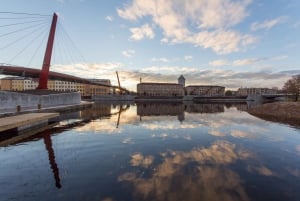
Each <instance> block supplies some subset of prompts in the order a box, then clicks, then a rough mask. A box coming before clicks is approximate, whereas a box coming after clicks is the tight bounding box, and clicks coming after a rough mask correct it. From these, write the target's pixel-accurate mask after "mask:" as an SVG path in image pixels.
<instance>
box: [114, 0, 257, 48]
mask: <svg viewBox="0 0 300 201" xmlns="http://www.w3.org/2000/svg"><path fill="white" fill-rule="evenodd" d="M250 3H251V0H239V1H233V0H215V1H210V0H200V1H199V0H186V1H171V0H153V1H146V2H145V1H144V0H133V1H132V3H131V4H127V5H125V6H124V8H123V9H117V12H118V15H119V16H120V17H122V18H123V19H126V20H131V21H138V20H141V19H146V20H149V21H150V22H151V23H152V24H154V25H157V26H158V27H160V28H161V30H162V35H163V36H162V39H161V42H163V43H177V44H180V43H189V44H193V45H195V46H197V47H202V48H205V49H207V48H210V49H212V50H213V51H215V52H216V53H218V54H228V53H232V52H238V51H240V50H241V49H243V48H245V47H247V46H248V45H250V44H252V43H255V42H256V41H257V40H256V38H255V37H253V36H251V35H247V34H242V33H240V32H237V31H234V30H232V27H234V26H235V25H237V24H239V23H241V22H242V21H243V20H244V19H245V18H246V17H247V16H248V12H247V6H248V5H249V4H250ZM178 8H180V9H178ZM139 30H140V29H139V28H135V29H130V31H131V32H134V34H133V35H132V36H131V39H138V40H141V39H143V38H144V37H142V36H143V34H141V33H140V31H139Z"/></svg>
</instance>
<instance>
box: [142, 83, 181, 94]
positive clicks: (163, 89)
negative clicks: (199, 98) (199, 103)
mask: <svg viewBox="0 0 300 201" xmlns="http://www.w3.org/2000/svg"><path fill="white" fill-rule="evenodd" d="M137 94H138V95H139V96H170V97H176V96H183V95H184V89H183V86H182V85H180V84H175V83H140V84H138V85H137Z"/></svg>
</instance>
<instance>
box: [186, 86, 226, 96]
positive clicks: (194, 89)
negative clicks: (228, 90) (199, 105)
mask: <svg viewBox="0 0 300 201" xmlns="http://www.w3.org/2000/svg"><path fill="white" fill-rule="evenodd" d="M185 91H186V95H194V96H224V95H225V87H223V86H209V85H191V86H187V87H185Z"/></svg>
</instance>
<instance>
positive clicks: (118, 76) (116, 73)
mask: <svg viewBox="0 0 300 201" xmlns="http://www.w3.org/2000/svg"><path fill="white" fill-rule="evenodd" d="M116 74H117V78H118V85H119V90H120V94H122V91H121V85H120V79H119V75H118V71H116Z"/></svg>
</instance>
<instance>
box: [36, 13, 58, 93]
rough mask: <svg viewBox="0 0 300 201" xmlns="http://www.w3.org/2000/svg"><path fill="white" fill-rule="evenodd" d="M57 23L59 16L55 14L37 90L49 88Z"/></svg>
mask: <svg viewBox="0 0 300 201" xmlns="http://www.w3.org/2000/svg"><path fill="white" fill-rule="evenodd" d="M56 23H57V14H56V13H54V14H53V18H52V23H51V28H50V32H49V37H48V42H47V48H46V52H45V56H44V61H43V67H42V71H41V73H40V80H39V86H38V88H37V89H48V86H47V85H48V75H49V68H50V62H51V56H52V49H53V42H54V36H55V29H56Z"/></svg>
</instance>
